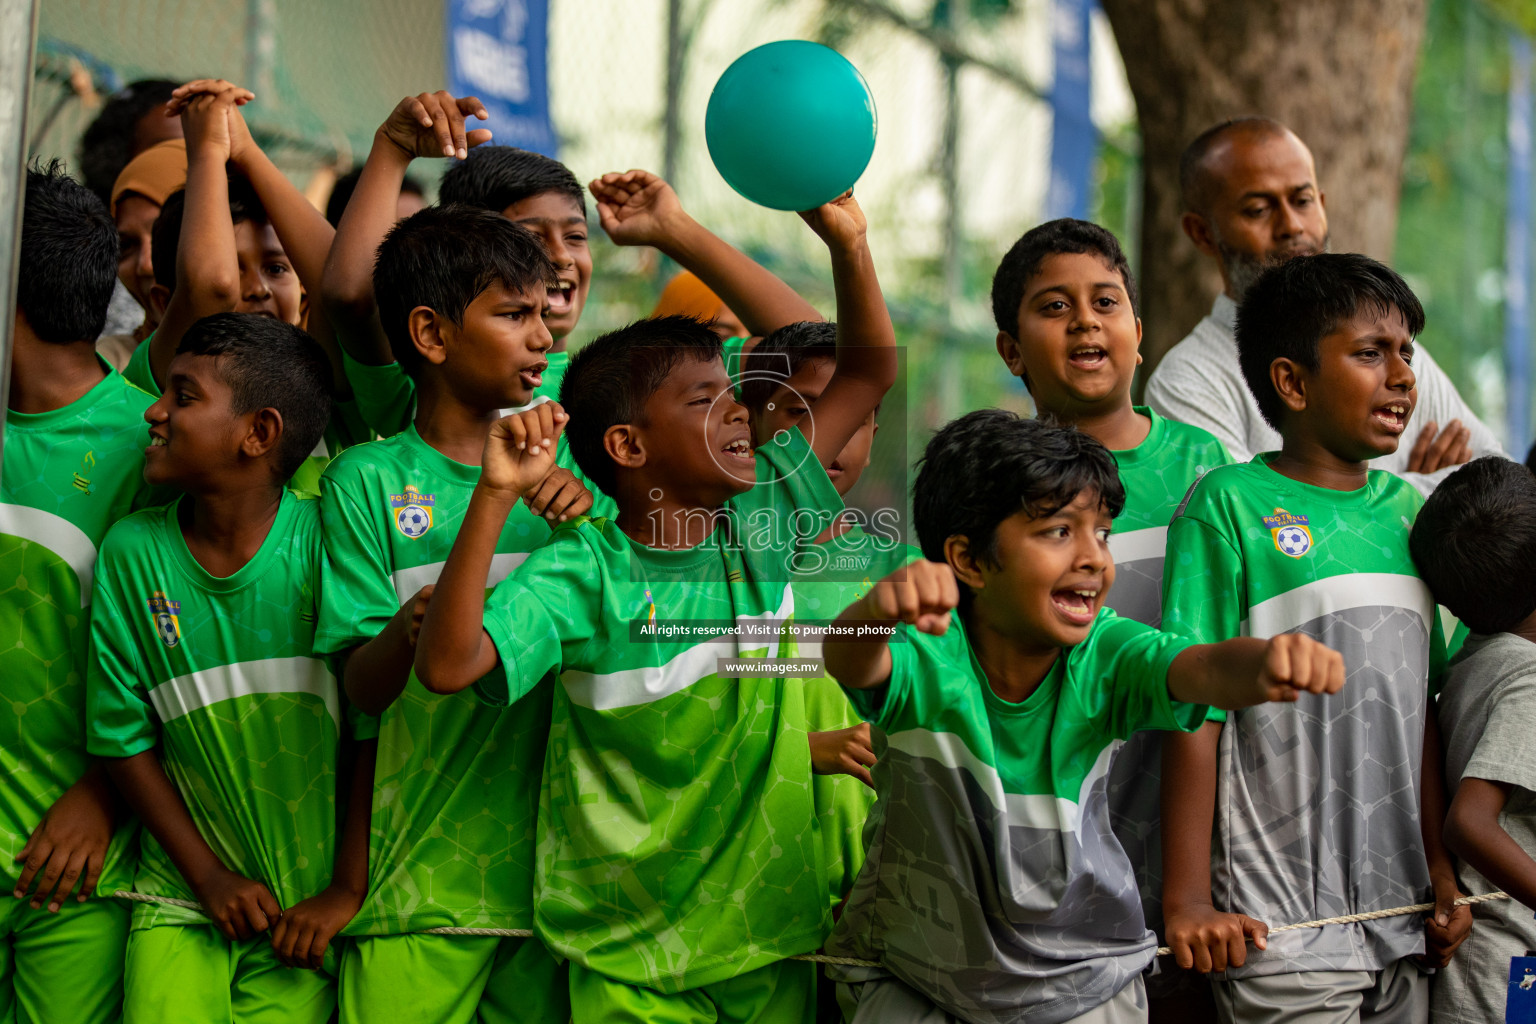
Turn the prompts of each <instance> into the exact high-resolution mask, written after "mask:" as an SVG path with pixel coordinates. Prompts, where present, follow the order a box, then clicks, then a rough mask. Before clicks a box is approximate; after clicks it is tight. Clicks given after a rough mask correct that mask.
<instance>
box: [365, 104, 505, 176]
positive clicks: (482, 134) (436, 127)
mask: <svg viewBox="0 0 1536 1024" xmlns="http://www.w3.org/2000/svg"><path fill="white" fill-rule="evenodd" d="M489 116H490V115H489V114H488V113H486V110H485V105H484V104H483V103H481V102H480V100H479V99H478V98H477V97H474V96H457V97H456V96H452V95H450V94H449V93H448V92H447V91H446V90H439V91H437V92H424V93H420V94H419V95H416V96H407V97H406V98H405V99H403V100H401V101H400V102H399V103H397V104H395V109H394V110H392V111H390V114H389V117H387V118H385V120H384V123H383V124H381V125H379V135H380V136H382V137H383V138H385V139H388V140H389V141H390V142H392V143H394V144H395V145H396V146H398V147H399V148H400V150H401V151H402V152H404V153H405V155H406V156H407V157H418V156H420V157H458V158H459V159H460V160H463V159H464V158H465V157H466V156H468V155H469V151H470V150H471V149H473V148H474V147H476V146H478V145H480V144H481V143H483V142H489V141H491V130H490V129H489V128H474V129H470V130H468V131H466V130H465V127H464V125H465V121H466V119H468V118H471V117H474V118H478V119H479V120H481V121H484V120H485V119H486V118H487V117H489Z"/></svg>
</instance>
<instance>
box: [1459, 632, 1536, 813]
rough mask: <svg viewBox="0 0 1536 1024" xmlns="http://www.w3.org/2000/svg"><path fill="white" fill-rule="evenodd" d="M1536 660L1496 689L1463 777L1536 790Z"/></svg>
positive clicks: (1524, 665)
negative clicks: (1535, 739)
mask: <svg viewBox="0 0 1536 1024" xmlns="http://www.w3.org/2000/svg"><path fill="white" fill-rule="evenodd" d="M1533 735H1536V663H1532V662H1531V661H1526V662H1524V663H1521V664H1520V665H1518V667H1517V669H1516V671H1515V672H1514V673H1513V674H1511V675H1510V677H1509V678H1508V679H1507V680H1506V681H1505V682H1503V683H1502V684H1501V685H1500V686H1498V687H1497V688H1495V689H1494V691H1493V693H1492V694H1491V695H1490V698H1489V700H1488V704H1487V720H1486V724H1485V725H1484V726H1483V734H1482V735H1481V736H1479V737H1478V739H1477V746H1476V747H1475V748H1474V749H1473V751H1472V756H1471V757H1470V758H1468V759H1467V766H1466V767H1465V768H1464V769H1462V772H1461V777H1462V778H1464V779H1465V778H1474V779H1487V780H1488V781H1490V782H1507V783H1509V784H1510V785H1514V786H1520V787H1521V788H1522V789H1529V790H1532V791H1536V745H1533V744H1532V743H1531V737H1532V736H1533Z"/></svg>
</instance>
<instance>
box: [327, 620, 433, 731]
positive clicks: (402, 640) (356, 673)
mask: <svg viewBox="0 0 1536 1024" xmlns="http://www.w3.org/2000/svg"><path fill="white" fill-rule="evenodd" d="M415 656H416V652H415V650H414V649H413V648H412V647H411V640H410V636H409V635H408V630H407V626H406V623H405V620H404V617H403V616H402V615H401V614H400V613H396V614H395V615H394V616H392V617H391V618H390V620H389V622H388V624H387V625H385V627H384V628H383V629H382V630H380V631H379V633H378V635H377V636H375V637H374V638H373V639H372V640H369V641H368V642H367V643H365V644H362V645H360V646H358V647H356V648H354V649H353V651H352V654H351V656H350V657H348V658H347V662H346V665H345V667H344V668H343V669H342V670H341V684H342V687H343V688H344V689H345V690H346V691H347V699H348V700H350V701H351V702H352V703H353V704H354V705H356V706H357V709H358V710H359V711H362V712H364V713H366V714H370V715H381V714H383V713H384V711H385V709H386V708H388V707H389V706H390V705H391V704H393V703H394V702H395V698H397V697H399V696H400V693H401V691H403V690H404V689H405V684H406V682H407V681H409V679H410V677H411V662H412V660H413V659H414V658H415Z"/></svg>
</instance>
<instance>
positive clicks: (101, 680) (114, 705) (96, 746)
mask: <svg viewBox="0 0 1536 1024" xmlns="http://www.w3.org/2000/svg"><path fill="white" fill-rule="evenodd" d="M114 575H115V574H114V573H112V572H111V565H110V564H109V563H108V562H106V561H102V562H100V563H98V564H97V567H96V582H95V585H94V587H93V589H92V593H91V638H90V645H91V650H90V657H89V658H88V659H87V662H88V663H87V666H86V676H85V706H86V716H85V740H86V749H87V750H89V751H90V753H91V754H92V755H93V756H95V757H132V756H133V755H134V754H140V753H143V752H144V751H146V750H149V749H150V748H151V747H153V746H154V745H155V743H156V742H158V740H159V738H160V720H159V718H158V716H156V714H155V711H154V708H152V707H151V706H150V703H149V690H148V687H147V686H146V685H145V679H146V673H145V671H144V667H143V662H142V661H141V660H140V658H139V650H138V644H137V641H136V640H135V638H134V635H133V630H132V629H131V628H130V627H129V625H128V620H127V619H125V618H124V617H123V613H122V611H121V610H120V609H119V608H118V604H117V600H116V598H115V597H114V596H113V593H112V589H111V584H110V583H109V582H104V581H109V580H111V579H112V578H113V576H114ZM144 614H146V615H147V614H149V613H148V611H146V612H145V613H144Z"/></svg>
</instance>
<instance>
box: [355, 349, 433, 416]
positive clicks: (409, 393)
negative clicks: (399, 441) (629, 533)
mask: <svg viewBox="0 0 1536 1024" xmlns="http://www.w3.org/2000/svg"><path fill="white" fill-rule="evenodd" d="M341 362H342V366H343V367H344V368H345V370H346V373H347V382H348V383H349V384H351V385H352V401H353V402H355V403H356V405H357V412H358V415H360V416H361V417H362V420H363V422H364V423H365V424H367V425H368V426H369V427H371V428H372V429H373V430H374V432H375V433H377V434H378V435H379V436H380V437H394V436H395V435H396V434H398V433H400V431H402V430H404V429H405V428H406V427H407V426H409V425H410V422H411V417H412V416H413V415H415V410H416V382H415V381H413V380H412V379H411V378H410V377H409V376H407V375H406V372H405V371H404V370H402V369H401V368H400V364H399V363H385V364H384V365H383V366H366V365H364V364H362V363H360V362H358V361H357V360H356V359H353V358H352V357H351V356H349V355H347V353H345V352H343V353H342V354H341Z"/></svg>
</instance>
